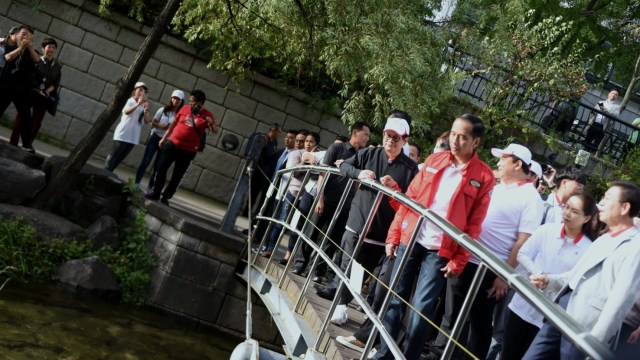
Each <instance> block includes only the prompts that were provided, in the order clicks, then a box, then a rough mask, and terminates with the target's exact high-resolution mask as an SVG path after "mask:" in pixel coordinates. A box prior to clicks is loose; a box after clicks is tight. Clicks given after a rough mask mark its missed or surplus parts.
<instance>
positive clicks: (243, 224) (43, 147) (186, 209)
mask: <svg viewBox="0 0 640 360" xmlns="http://www.w3.org/2000/svg"><path fill="white" fill-rule="evenodd" d="M10 136H11V129H7V128H6V127H4V126H0V139H2V140H5V141H6V142H9V137H10ZM33 147H34V148H35V149H36V152H37V153H38V154H40V155H44V156H47V157H48V156H52V155H60V156H65V157H66V156H68V155H69V151H68V150H65V149H61V148H58V147H56V146H53V145H51V144H48V143H45V142H42V141H39V140H35V141H34V142H33ZM205 151H206V150H205ZM89 164H91V165H93V166H95V167H98V168H103V167H104V161H103V160H101V159H98V158H95V157H92V158H91V159H90V160H89ZM135 171H136V169H131V168H127V167H125V166H124V165H120V166H119V167H118V168H117V169H116V170H115V173H116V175H118V177H119V178H120V179H123V180H124V181H127V180H128V179H129V178H134V177H135ZM148 182H149V178H148V175H146V176H145V178H144V179H143V181H142V184H147V183H148ZM170 205H171V207H172V208H174V209H176V210H178V211H180V212H181V213H184V214H190V215H192V216H194V217H196V218H198V219H199V220H201V221H204V222H206V223H207V224H209V225H211V226H212V227H215V228H219V227H220V223H222V218H223V217H224V214H225V212H226V211H227V205H226V204H223V203H221V202H218V201H216V200H212V199H209V198H206V197H204V196H202V195H199V194H196V193H194V192H191V191H188V190H184V189H181V188H179V189H178V191H177V192H176V194H175V196H174V197H173V198H172V199H171V200H170ZM248 224H249V222H248V220H247V218H245V217H239V218H238V220H237V221H236V230H237V231H238V233H236V235H240V231H241V230H244V229H246V228H247V227H248Z"/></svg>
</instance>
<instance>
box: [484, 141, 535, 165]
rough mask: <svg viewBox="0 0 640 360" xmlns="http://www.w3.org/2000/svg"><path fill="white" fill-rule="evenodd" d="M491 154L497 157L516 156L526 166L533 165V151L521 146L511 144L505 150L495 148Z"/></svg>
mask: <svg viewBox="0 0 640 360" xmlns="http://www.w3.org/2000/svg"><path fill="white" fill-rule="evenodd" d="M491 154H492V155H493V156H495V157H499V158H501V157H507V156H515V157H517V158H519V159H520V160H522V161H523V162H524V163H525V164H527V165H531V151H529V149H527V148H526V147H524V146H522V145H520V144H514V143H511V144H509V146H507V147H506V148H505V149H498V148H493V149H491Z"/></svg>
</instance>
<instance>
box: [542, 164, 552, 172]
mask: <svg viewBox="0 0 640 360" xmlns="http://www.w3.org/2000/svg"><path fill="white" fill-rule="evenodd" d="M540 167H541V168H542V174H543V175H549V174H551V167H550V166H549V165H548V164H540Z"/></svg>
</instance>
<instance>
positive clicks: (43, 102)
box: [9, 96, 48, 146]
mask: <svg viewBox="0 0 640 360" xmlns="http://www.w3.org/2000/svg"><path fill="white" fill-rule="evenodd" d="M47 101H48V100H47V99H46V98H45V97H43V96H34V97H33V108H32V112H33V115H32V116H31V141H33V140H34V139H35V138H36V135H38V131H40V126H41V125H42V120H43V119H44V115H45V114H46V113H47V105H48V103H47ZM21 124H22V121H20V114H19V113H18V115H17V116H16V120H15V122H14V123H13V131H12V132H11V139H10V141H9V142H10V143H11V145H16V146H17V145H18V140H19V139H20V133H21V131H22V127H21ZM23 143H24V141H23Z"/></svg>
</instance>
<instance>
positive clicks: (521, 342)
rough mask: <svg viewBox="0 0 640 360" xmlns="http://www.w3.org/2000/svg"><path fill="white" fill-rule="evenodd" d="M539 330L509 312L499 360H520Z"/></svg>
mask: <svg viewBox="0 0 640 360" xmlns="http://www.w3.org/2000/svg"><path fill="white" fill-rule="evenodd" d="M538 330H540V329H539V328H538V327H537V326H535V325H533V324H531V323H529V322H527V321H524V320H522V318H521V317H520V316H518V315H516V314H515V313H514V312H513V311H511V310H509V315H508V317H507V325H506V327H505V330H504V338H503V342H502V351H501V352H500V360H510V359H513V360H520V359H522V357H523V356H524V354H525V353H526V352H527V349H529V345H531V343H532V342H533V339H535V338H536V335H537V334H538Z"/></svg>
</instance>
